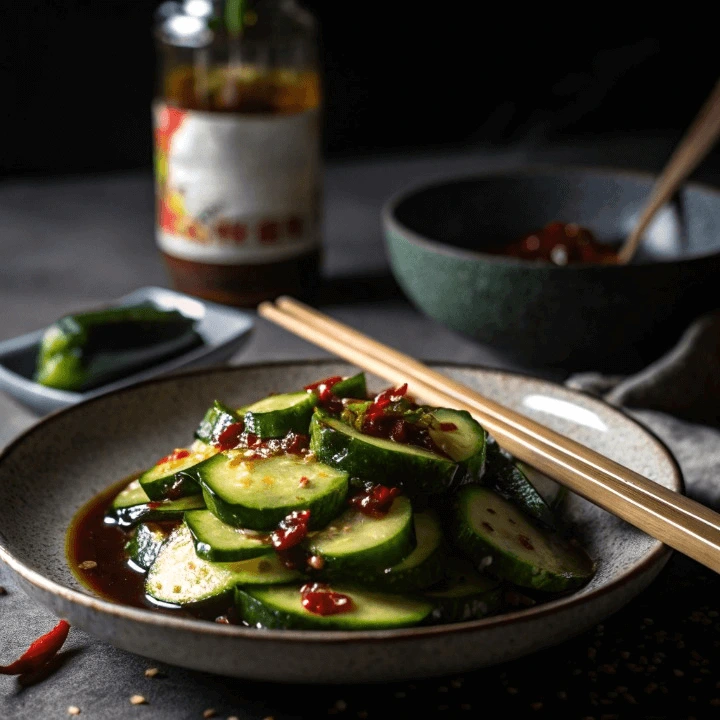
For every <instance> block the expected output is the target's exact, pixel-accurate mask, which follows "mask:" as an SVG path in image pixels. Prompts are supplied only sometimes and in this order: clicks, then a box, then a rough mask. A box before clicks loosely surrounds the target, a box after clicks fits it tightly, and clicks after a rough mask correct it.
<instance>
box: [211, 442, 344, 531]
mask: <svg viewBox="0 0 720 720" xmlns="http://www.w3.org/2000/svg"><path fill="white" fill-rule="evenodd" d="M243 452H244V451H243V450H230V451H228V452H227V453H222V454H220V455H216V456H215V457H212V458H210V459H209V460H206V461H205V462H204V463H202V464H201V465H200V466H199V467H198V477H199V480H200V484H201V485H202V488H203V494H204V495H205V501H206V503H207V507H208V509H209V510H210V511H212V512H213V514H215V515H216V516H217V517H218V518H219V519H220V520H222V521H223V522H226V523H228V524H229V525H233V526H235V527H241V528H248V529H251V530H272V529H274V528H275V527H276V526H277V525H278V523H279V522H280V521H281V520H282V519H283V518H285V517H287V516H288V515H289V514H290V513H291V512H293V510H310V527H311V528H320V527H324V526H325V525H327V524H328V523H329V522H330V521H331V520H332V519H333V518H334V517H336V516H337V515H339V514H340V513H341V512H342V510H343V508H344V507H345V499H346V496H347V491H348V476H347V473H346V472H343V471H342V470H336V469H334V468H332V467H329V466H328V465H325V464H323V463H320V462H316V461H310V460H308V459H305V458H303V457H300V456H298V455H279V456H276V457H270V458H267V459H261V460H254V459H253V460H245V459H244V456H243Z"/></svg>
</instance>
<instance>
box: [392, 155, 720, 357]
mask: <svg viewBox="0 0 720 720" xmlns="http://www.w3.org/2000/svg"><path fill="white" fill-rule="evenodd" d="M652 182H653V179H652V178H651V177H650V176H647V175H641V174H635V173H624V172H621V171H617V172H610V171H607V172H603V171H599V170H594V171H591V170H581V169H580V170H569V169H568V170H562V169H560V170H542V169H538V170H527V171H517V172H514V173H508V174H506V175H495V176H488V177H485V178H483V177H478V178H470V179H460V180H458V179H455V180H448V181H447V182H438V183H436V184H433V185H427V186H423V187H421V188H418V189H411V190H408V191H405V192H403V193H401V194H400V195H398V196H397V197H395V198H394V199H392V200H391V201H390V202H389V203H388V204H387V205H386V207H385V208H384V211H383V224H384V231H385V240H386V246H387V251H388V255H389V259H390V263H391V267H392V270H393V273H394V275H395V277H396V279H397V280H398V282H399V284H400V285H401V287H402V288H403V290H404V291H405V293H406V294H407V295H408V297H409V298H410V300H412V301H413V303H415V304H416V305H417V307H418V308H420V310H422V311H423V312H425V313H426V314H427V315H429V316H431V317H432V318H434V319H436V320H438V321H440V322H441V323H443V324H445V325H447V326H449V327H451V328H453V329H454V330H458V331H460V332H462V333H465V334H467V335H470V336H472V337H474V338H476V339H478V340H480V341H482V342H484V343H487V344H489V345H492V347H493V348H494V349H496V350H498V351H501V352H503V353H504V354H505V355H506V356H507V357H510V358H514V359H517V360H520V361H523V362H526V363H530V364H534V365H539V364H548V365H550V364H562V365H565V366H568V367H572V368H573V369H599V367H600V365H601V364H602V369H603V370H606V371H608V370H613V371H625V370H627V369H630V367H628V363H632V361H633V358H632V354H631V353H628V349H631V350H634V349H635V348H636V347H638V346H641V347H642V348H643V353H644V356H646V357H647V358H653V357H657V355H659V354H660V352H661V351H662V350H663V349H665V348H666V347H668V346H669V344H670V343H672V342H673V340H674V339H676V338H677V336H678V335H679V333H680V332H681V331H682V330H684V329H685V327H686V326H687V324H688V323H689V322H690V321H691V320H693V319H695V317H697V316H698V315H700V314H701V313H702V312H703V311H706V310H708V309H712V308H714V307H717V305H718V300H717V292H716V290H715V284H716V282H717V277H718V274H719V273H720V193H718V192H717V191H716V190H712V189H710V188H704V187H701V186H697V185H688V186H687V187H686V189H684V190H683V191H682V193H681V194H680V195H679V196H678V197H677V198H676V200H675V201H674V202H673V203H672V204H671V205H669V206H668V207H666V208H665V209H664V210H663V211H662V212H661V213H660V214H659V215H658V217H657V219H656V221H655V222H654V223H653V224H652V225H651V227H650V229H649V230H648V233H647V235H646V239H645V241H644V242H645V243H646V247H647V248H649V251H650V253H649V255H647V256H646V258H645V260H643V262H642V263H640V264H633V265H631V266H607V265H606V266H597V265H595V266H593V265H574V266H568V267H557V266H553V265H550V264H545V263H534V262H529V261H523V260H517V259H513V258H507V257H502V256H497V255H489V254H485V253H484V249H485V248H488V247H491V246H493V245H495V246H497V245H502V244H503V243H505V242H508V241H510V240H513V239H517V238H519V237H521V236H522V235H524V234H526V233H528V232H532V231H533V230H537V229H539V228H541V227H543V226H544V225H546V224H547V223H548V222H551V221H554V220H559V221H563V222H577V223H579V224H581V225H584V226H586V227H589V228H591V229H592V231H593V232H594V233H595V234H596V236H597V237H598V238H599V239H600V240H604V241H615V242H617V241H619V240H621V239H622V238H624V237H626V236H627V233H628V231H629V230H630V229H631V227H632V225H633V222H634V219H635V216H636V215H637V213H638V212H639V210H640V208H641V207H642V204H643V202H644V200H645V198H646V197H647V195H648V193H649V191H650V188H651V185H652ZM650 255H651V256H652V261H650ZM635 362H637V360H636V359H635Z"/></svg>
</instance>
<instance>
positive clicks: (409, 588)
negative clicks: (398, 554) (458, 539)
mask: <svg viewBox="0 0 720 720" xmlns="http://www.w3.org/2000/svg"><path fill="white" fill-rule="evenodd" d="M419 522H420V523H427V524H428V525H429V526H430V527H429V528H427V529H426V528H424V527H421V526H419V524H418V523H419ZM414 523H415V537H416V542H417V546H416V548H415V550H414V551H413V552H412V553H411V554H410V555H408V556H407V557H406V558H405V559H404V560H402V561H401V562H399V563H396V564H395V565H393V566H391V567H387V568H384V569H383V570H382V571H381V572H379V573H372V574H367V575H365V574H363V575H362V577H361V579H362V582H363V584H364V585H367V586H368V587H371V588H373V589H376V588H377V589H378V590H381V591H384V592H391V593H412V592H417V591H419V590H424V589H425V588H429V587H430V586H431V585H434V584H435V583H437V582H438V581H439V580H440V579H441V578H442V577H443V575H444V571H445V567H444V566H445V561H446V556H447V553H446V547H445V541H444V538H443V533H442V528H441V526H440V521H439V520H438V519H437V517H436V516H435V513H433V512H432V511H427V512H424V513H415V515H414ZM426 535H427V536H429V537H428V538H427V539H428V540H429V542H430V546H431V547H432V549H431V550H430V554H429V555H427V556H426V557H424V558H423V559H422V560H421V561H420V562H419V563H418V564H414V563H413V556H414V555H415V554H416V553H419V552H421V551H422V548H421V547H420V546H421V543H424V542H425V541H426ZM403 566H406V567H403Z"/></svg>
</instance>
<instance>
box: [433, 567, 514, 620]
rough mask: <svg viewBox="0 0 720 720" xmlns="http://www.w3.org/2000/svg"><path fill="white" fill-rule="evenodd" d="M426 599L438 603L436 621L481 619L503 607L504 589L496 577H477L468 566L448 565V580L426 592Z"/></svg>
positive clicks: (434, 614)
mask: <svg viewBox="0 0 720 720" xmlns="http://www.w3.org/2000/svg"><path fill="white" fill-rule="evenodd" d="M424 597H426V598H427V599H428V600H430V601H432V602H433V603H434V604H435V610H433V614H432V617H433V620H435V621H436V622H462V621H463V620H479V619H480V618H484V617H486V616H487V615H491V614H492V613H494V612H497V611H498V610H499V609H500V606H501V605H502V586H501V584H500V583H499V582H498V581H497V580H495V579H494V578H489V577H487V576H485V575H480V574H478V573H477V572H476V571H475V569H474V568H473V567H472V565H470V564H469V563H466V562H463V561H461V560H455V559H453V561H451V562H450V563H448V565H447V568H446V572H445V579H444V581H443V582H441V583H440V584H439V585H438V586H437V587H434V588H431V589H430V590H426V591H425V593H424Z"/></svg>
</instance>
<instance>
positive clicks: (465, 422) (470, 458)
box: [428, 408, 487, 482]
mask: <svg viewBox="0 0 720 720" xmlns="http://www.w3.org/2000/svg"><path fill="white" fill-rule="evenodd" d="M430 414H431V415H432V416H433V419H434V422H433V424H432V425H431V426H430V427H429V428H428V433H429V434H430V437H431V439H432V440H433V442H434V443H435V444H436V445H437V446H438V447H439V448H440V449H441V450H442V451H443V452H444V453H445V454H446V455H449V456H450V457H451V458H452V459H453V460H454V461H455V462H457V463H460V464H461V465H462V467H463V469H464V470H465V473H466V476H467V478H466V479H467V481H474V482H477V481H478V480H480V478H481V477H482V475H483V473H484V472H485V454H486V450H485V449H486V446H487V442H486V441H487V433H486V432H485V429H484V428H483V427H482V425H480V423H479V422H477V420H475V419H474V418H473V417H472V415H470V413H469V412H466V411H465V410H450V409H449V408H437V410H433V411H432V412H431V413H430ZM449 426H454V429H451V428H450V427H449ZM443 428H446V429H443Z"/></svg>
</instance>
